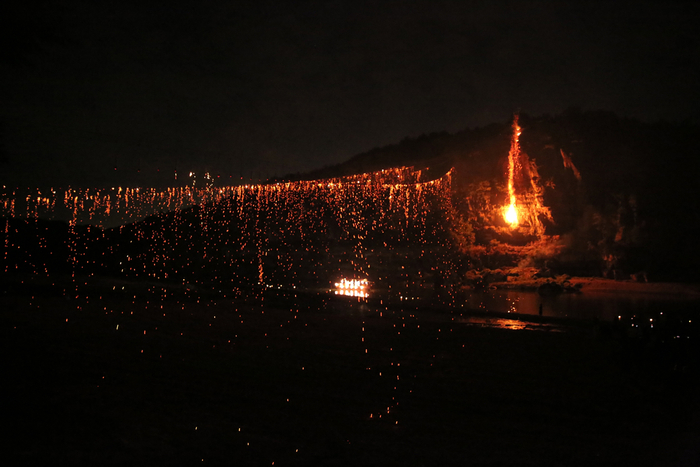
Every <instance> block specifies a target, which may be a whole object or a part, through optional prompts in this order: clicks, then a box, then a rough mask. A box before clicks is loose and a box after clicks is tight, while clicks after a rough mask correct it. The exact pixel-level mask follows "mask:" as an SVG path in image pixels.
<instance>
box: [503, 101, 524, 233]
mask: <svg viewBox="0 0 700 467" xmlns="http://www.w3.org/2000/svg"><path fill="white" fill-rule="evenodd" d="M520 132H521V130H520V126H519V125H518V114H515V116H514V117H513V136H512V137H511V140H510V151H509V152H508V198H509V199H510V205H509V206H508V208H504V210H503V211H504V212H503V218H504V219H505V221H506V222H507V223H508V224H510V227H511V228H512V229H514V228H516V227H517V226H518V209H517V206H516V203H515V184H514V182H513V179H514V178H515V171H516V170H518V169H520V167H519V164H520V161H519V159H520Z"/></svg>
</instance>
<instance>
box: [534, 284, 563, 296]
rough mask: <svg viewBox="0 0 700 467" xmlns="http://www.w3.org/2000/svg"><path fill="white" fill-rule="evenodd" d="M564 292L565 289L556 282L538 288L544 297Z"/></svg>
mask: <svg viewBox="0 0 700 467" xmlns="http://www.w3.org/2000/svg"><path fill="white" fill-rule="evenodd" d="M564 291H565V289H564V287H563V286H562V285H560V284H558V283H556V282H549V281H548V282H545V283H544V284H542V285H540V286H539V287H537V293H538V294H540V295H543V296H550V295H559V294H560V293H563V292H564Z"/></svg>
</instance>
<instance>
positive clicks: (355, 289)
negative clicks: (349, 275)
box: [335, 279, 369, 298]
mask: <svg viewBox="0 0 700 467" xmlns="http://www.w3.org/2000/svg"><path fill="white" fill-rule="evenodd" d="M335 294H336V295H346V296H348V297H360V298H367V297H369V283H368V282H367V279H350V280H348V279H341V280H340V282H336V283H335Z"/></svg>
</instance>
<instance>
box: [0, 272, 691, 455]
mask: <svg viewBox="0 0 700 467" xmlns="http://www.w3.org/2000/svg"><path fill="white" fill-rule="evenodd" d="M141 286H142V288H143V290H142V289H138V291H136V290H134V293H130V295H127V294H126V293H125V294H123V295H117V294H113V295H109V294H106V293H105V294H104V295H103V296H102V298H101V299H100V298H98V297H99V296H100V295H95V294H94V292H97V289H96V288H95V289H86V290H84V291H83V292H84V293H79V295H78V298H77V299H76V298H71V299H70V300H67V299H66V298H64V297H62V296H57V295H53V294H45V295H43V296H40V294H35V295H34V298H32V294H31V293H29V294H28V293H27V292H28V291H26V290H25V291H22V290H15V291H14V292H16V293H12V294H4V295H3V296H0V309H2V310H3V311H2V313H1V314H0V319H1V324H2V335H3V339H2V343H3V344H2V345H3V348H2V354H3V360H4V364H3V368H5V369H6V383H5V384H4V386H5V388H6V389H8V390H9V393H10V396H9V397H8V398H6V403H5V406H4V410H3V411H4V416H3V419H4V420H5V421H6V423H7V425H8V426H10V427H11V428H12V433H13V434H12V436H11V438H10V441H11V447H10V450H9V452H8V458H9V459H11V462H10V463H11V465H30V464H36V463H40V464H42V463H47V462H52V463H64V464H81V465H85V464H99V465H123V464H130V465H181V464H183V463H185V464H189V463H193V462H197V463H201V462H202V459H204V462H205V463H213V464H215V465H219V464H231V463H235V464H242V465H271V463H272V462H275V465H309V464H316V465H321V464H323V465H348V464H352V465H355V464H362V465H464V464H473V465H514V464H518V465H591V464H601V463H602V464H617V465H620V464H623V463H624V464H629V463H630V462H631V463H634V464H635V465H669V464H670V465H675V464H676V462H678V461H680V460H682V459H685V458H688V456H691V457H690V459H694V460H697V459H698V458H699V457H698V451H697V444H694V441H696V440H697V438H696V437H695V438H694V436H697V420H696V419H697V413H698V411H697V403H698V398H697V396H696V394H697V389H698V387H699V385H698V378H697V372H696V370H697V366H693V365H694V364H695V362H688V363H693V364H692V365H690V364H689V365H687V366H685V367H683V366H681V367H679V366H678V365H676V366H674V364H673V358H676V357H677V356H676V355H674V354H672V353H668V352H666V353H664V352H660V351H659V348H657V347H653V346H652V347H650V346H649V344H650V341H647V340H644V339H638V338H635V337H629V336H622V335H616V334H614V333H607V332H601V330H603V329H605V326H601V323H594V322H587V323H574V322H571V321H570V320H567V321H565V322H564V321H560V320H557V319H552V318H547V317H542V318H540V317H539V316H532V315H527V316H520V315H517V316H516V315H514V314H512V313H511V314H502V315H494V314H493V313H485V312H476V313H475V312H470V313H464V312H463V311H462V310H461V309H460V310H452V311H453V312H452V313H451V312H450V311H449V310H445V309H442V310H439V309H436V308H421V307H419V308H418V309H416V308H415V307H414V308H411V309H409V308H407V307H398V306H383V307H381V308H379V307H374V306H368V305H367V304H363V303H358V302H352V301H345V302H343V301H335V302H328V303H327V304H326V307H325V308H322V307H319V306H317V302H316V301H313V300H307V299H306V298H304V297H302V296H298V297H296V298H297V299H298V300H297V302H292V303H290V301H281V300H280V301H274V300H269V299H263V300H259V299H256V300H253V299H250V298H249V297H239V298H236V299H230V298H226V299H224V298H222V297H218V298H207V299H206V300H204V299H201V298H203V297H204V296H206V295H204V296H203V297H199V296H198V295H197V293H195V292H197V291H196V290H194V289H193V290H194V291H190V292H187V293H185V292H184V291H178V293H177V294H174V295H168V296H166V297H165V298H163V297H162V296H160V295H159V293H160V291H159V290H158V289H157V286H156V285H155V284H150V285H149V284H141ZM126 288H127V289H128V288H129V285H128V284H127V285H126ZM135 289H136V288H135ZM149 289H150V290H149ZM79 290H80V288H79ZM178 290H179V289H178ZM103 291H104V290H103ZM106 292H109V290H107V291H106ZM115 292H116V291H115ZM202 293H203V294H205V293H206V292H205V291H202ZM134 295H135V296H136V298H134ZM86 296H87V298H86ZM198 301H199V303H198ZM273 302H274V303H273ZM161 306H162V307H163V308H162V309H161ZM132 311H133V314H131V312H132ZM460 313H461V314H462V315H464V316H460ZM163 314H165V316H163ZM516 319H517V320H522V321H517V322H519V323H524V324H525V326H524V327H522V328H519V327H511V328H508V327H498V326H491V325H488V323H487V325H485V326H484V325H482V323H480V322H479V320H495V321H499V320H501V321H515V320H516ZM469 320H471V323H470V322H468V321H469ZM528 325H530V326H541V327H547V326H553V327H563V328H564V329H563V331H564V332H524V331H526V330H527V326H528ZM117 326H118V327H117ZM514 329H520V330H514ZM540 330H544V329H543V328H540ZM550 330H551V329H550ZM560 330H562V329H560ZM181 333H182V334H181ZM380 373H381V376H380ZM287 399H289V402H288V401H287ZM387 408H389V413H387ZM380 415H381V418H380ZM694 417H695V418H694ZM397 422H398V423H397ZM239 428H240V429H241V431H238V430H239ZM297 449H298V452H297V451H296V450H297ZM692 456H695V457H692Z"/></svg>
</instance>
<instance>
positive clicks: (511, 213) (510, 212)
mask: <svg viewBox="0 0 700 467" xmlns="http://www.w3.org/2000/svg"><path fill="white" fill-rule="evenodd" d="M503 218H504V219H505V220H506V222H508V223H509V224H510V226H511V227H513V228H515V227H517V226H518V211H517V210H516V209H515V200H512V201H511V204H510V206H508V209H507V210H506V212H505V214H504V215H503Z"/></svg>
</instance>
